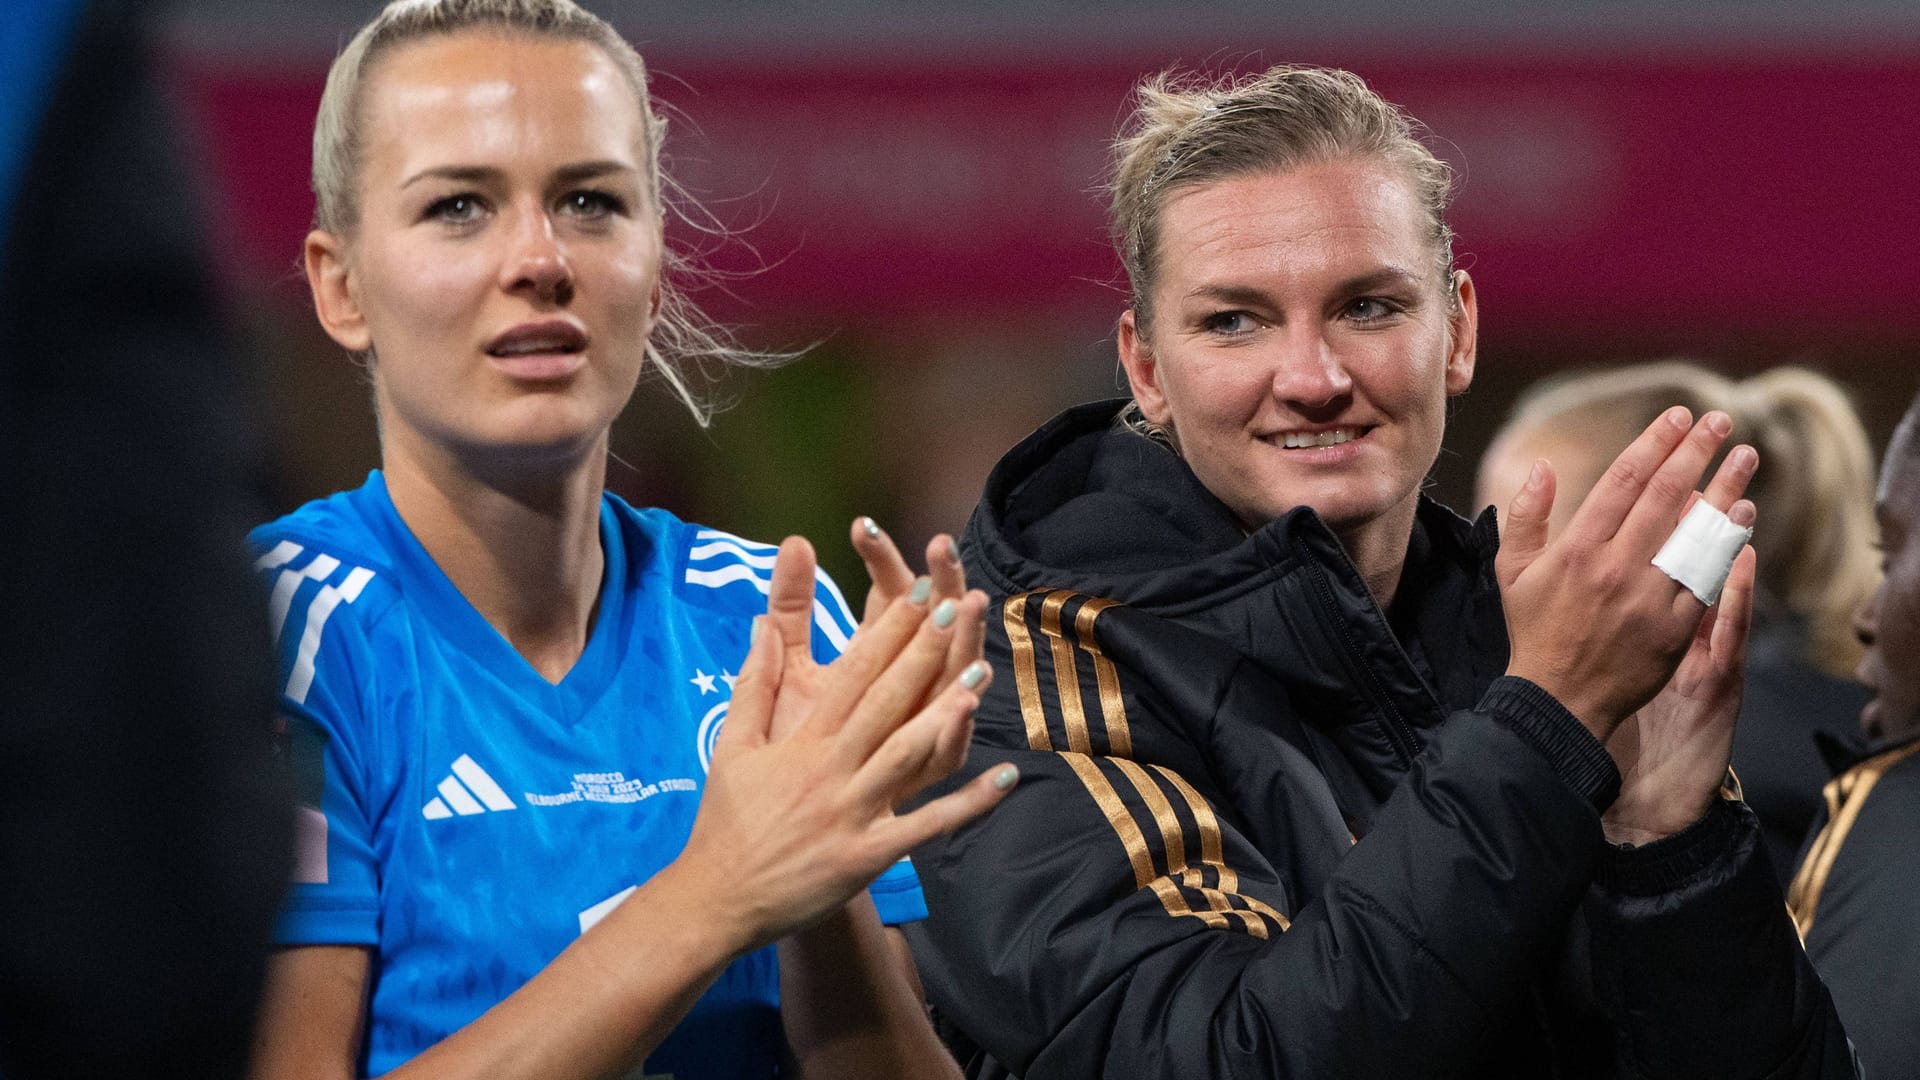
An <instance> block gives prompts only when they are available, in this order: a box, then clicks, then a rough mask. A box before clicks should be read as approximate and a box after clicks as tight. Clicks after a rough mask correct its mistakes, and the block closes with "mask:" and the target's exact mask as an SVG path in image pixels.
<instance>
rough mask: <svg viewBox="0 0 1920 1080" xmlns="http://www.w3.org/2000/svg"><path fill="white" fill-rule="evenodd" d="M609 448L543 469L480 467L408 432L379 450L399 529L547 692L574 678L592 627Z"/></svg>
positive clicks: (391, 438)
mask: <svg viewBox="0 0 1920 1080" xmlns="http://www.w3.org/2000/svg"><path fill="white" fill-rule="evenodd" d="M396 426H397V425H396ZM409 436H412V437H409ZM604 444H605V436H604V435H603V436H601V439H600V440H599V443H598V444H597V445H596V446H595V447H594V448H592V449H591V450H589V451H588V452H586V453H584V454H581V455H579V458H578V460H570V461H565V462H554V461H543V462H540V463H539V464H537V465H527V464H516V463H497V462H488V463H482V464H477V465H476V463H473V462H469V461H463V460H461V459H460V458H459V457H457V456H456V455H454V454H451V453H449V452H447V451H446V450H445V448H442V447H439V446H435V445H433V444H431V443H429V442H428V441H427V440H424V439H420V438H418V437H417V436H416V435H413V433H410V432H398V431H395V432H389V437H388V438H387V439H386V440H385V441H384V442H383V446H382V454H381V458H382V468H383V470H384V472H385V474H386V479H387V491H388V493H389V494H390V495H391V496H392V498H393V506H394V509H395V510H396V511H398V512H399V514H400V519H401V520H402V521H404V522H406V525H407V528H408V529H410V530H412V532H413V535H414V536H415V537H416V538H417V539H419V541H420V544H421V546H423V547H425V548H426V549H427V554H428V555H430V556H432V557H433V561H434V562H435V563H437V564H439V567H440V569H441V571H442V572H444V573H445V574H446V575H447V578H448V580H450V581H452V582H453V585H454V587H455V588H457V589H459V590H460V593H461V595H463V596H465V597H466V598H467V602H468V603H470V604H472V605H473V606H474V609H475V610H476V611H478V612H479V613H480V615H481V617H482V618H484V619H486V620H487V622H488V623H489V624H490V625H492V627H493V628H494V629H495V630H497V631H499V632H500V635H501V636H502V637H504V638H506V639H507V641H508V643H510V644H511V645H512V646H513V647H514V649H515V650H516V651H518V652H519V653H520V655H521V656H522V657H524V658H525V659H526V661H527V663H528V664H529V665H531V666H532V667H533V669H534V670H535V671H537V672H539V673H540V675H541V676H542V677H543V678H545V679H546V680H547V681H548V682H554V683H557V682H559V681H560V680H561V679H562V678H563V677H565V675H566V673H567V672H568V671H570V670H572V668H573V665H574V663H575V661H577V660H579V659H580V654H581V653H582V652H583V651H585V649H586V645H587V637H588V635H589V634H590V633H591V632H592V629H593V617H594V611H595V606H596V605H597V603H598V601H599V595H600V581H601V578H602V576H603V571H604V570H605V554H604V552H603V551H602V550H601V547H600V496H601V492H602V491H603V490H604V489H605V485H606V454H605V449H606V447H605V445H604Z"/></svg>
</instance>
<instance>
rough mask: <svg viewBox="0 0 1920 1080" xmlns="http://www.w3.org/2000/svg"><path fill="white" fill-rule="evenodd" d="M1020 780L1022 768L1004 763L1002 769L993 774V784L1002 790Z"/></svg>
mask: <svg viewBox="0 0 1920 1080" xmlns="http://www.w3.org/2000/svg"><path fill="white" fill-rule="evenodd" d="M1019 781H1020V770H1019V769H1016V768H1014V767H1013V766H1011V765H1002V766H1000V771H999V772H997V773H994V774H993V786H994V787H995V788H998V789H999V790H1001V791H1005V790H1007V789H1008V788H1010V787H1012V786H1013V785H1014V784H1016V783H1018V782H1019Z"/></svg>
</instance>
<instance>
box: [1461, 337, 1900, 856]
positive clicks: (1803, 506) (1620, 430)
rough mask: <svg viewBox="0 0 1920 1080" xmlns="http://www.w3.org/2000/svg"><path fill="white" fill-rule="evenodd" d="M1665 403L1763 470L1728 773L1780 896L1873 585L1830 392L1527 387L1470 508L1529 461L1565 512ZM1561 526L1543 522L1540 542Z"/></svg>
mask: <svg viewBox="0 0 1920 1080" xmlns="http://www.w3.org/2000/svg"><path fill="white" fill-rule="evenodd" d="M1675 404H1680V405H1685V406H1687V407H1688V408H1690V409H1693V410H1694V411H1695V412H1705V411H1707V410H1709V409H1717V410H1719V411H1721V412H1724V413H1726V414H1727V415H1728V416H1730V417H1732V418H1733V434H1732V436H1731V438H1733V439H1736V440H1740V441H1743V442H1748V443H1752V444H1753V445H1754V446H1756V447H1757V448H1759V450H1760V457H1761V460H1762V461H1763V462H1765V464H1764V465H1763V466H1762V468H1761V469H1760V471H1759V472H1758V473H1757V474H1756V475H1755V476H1754V480H1753V486H1752V487H1751V488H1750V489H1749V494H1750V495H1751V496H1752V498H1753V500H1754V501H1755V502H1756V503H1758V504H1759V505H1760V507H1761V508H1762V509H1763V510H1764V511H1765V512H1766V518H1767V520H1766V525H1765V527H1764V528H1761V529H1759V530H1758V531H1757V532H1755V534H1754V538H1753V546H1754V550H1755V552H1756V553H1757V554H1758V555H1759V558H1760V562H1759V583H1758V587H1757V591H1756V593H1755V596H1754V615H1753V637H1752V640H1751V642H1750V643H1749V645H1748V650H1747V674H1746V680H1747V681H1746V694H1745V697H1744V699H1743V701H1742V703H1741V706H1740V723H1739V728H1738V734H1737V735H1736V736H1735V738H1734V743H1733V769H1734V774H1735V776H1736V777H1737V778H1738V780H1739V785H1740V790H1741V792H1742V794H1743V797H1744V798H1745V799H1746V802H1747V805H1749V806H1751V807H1753V811H1754V813H1755V814H1757V815H1759V817H1760V825H1761V828H1762V829H1764V830H1765V833H1766V838H1767V849H1768V855H1769V857H1770V858H1771V860H1772V862H1773V869H1774V873H1775V874H1776V875H1777V876H1778V877H1779V879H1780V882H1781V884H1782V885H1783V886H1784V885H1785V884H1786V881H1787V879H1788V878H1789V877H1790V876H1791V875H1792V873H1793V863H1794V857H1795V856H1796V855H1797V854H1798V853H1799V851H1800V846H1801V844H1803V843H1805V842H1806V838H1807V830H1808V828H1809V827H1810V826H1811V825H1812V824H1813V818H1814V815H1815V814H1816V813H1817V812H1818V810H1819V807H1820V787H1821V785H1822V784H1823V783H1824V782H1825V781H1826V778H1827V769H1826V765H1825V763H1824V762H1823V761H1822V759H1821V756H1820V753H1819V751H1818V750H1817V749H1816V747H1815V745H1814V739H1813V736H1814V733H1815V732H1826V733H1828V734H1829V735H1834V736H1847V735H1850V734H1851V733H1852V732H1853V731H1854V730H1855V728H1856V726H1857V719H1856V718H1857V717H1858V716H1859V715H1860V707H1861V706H1862V705H1863V704H1865V703H1866V699H1867V691H1866V690H1865V688H1863V687H1862V686H1861V685H1860V684H1859V683H1857V682H1855V681H1854V680H1853V678H1852V675H1853V669H1854V667H1855V665H1857V664H1858V663H1859V661H1860V653H1861V648H1860V644H1859V642H1858V641H1856V640H1855V639H1854V636H1853V627H1852V621H1853V612H1854V610H1855V609H1856V608H1858V607H1859V606H1860V602H1861V601H1862V600H1864V599H1865V598H1866V597H1867V596H1868V594H1870V593H1871V592H1872V591H1873V588H1874V585H1875V584H1876V583H1877V582H1878V580H1879V570H1878V568H1877V567H1876V566H1875V564H1874V558H1873V545H1872V540H1873V532H1874V525H1873V455H1872V452H1871V451H1870V450H1869V449H1868V447H1867V433H1866V430H1865V428H1863V427H1862V426H1861V423H1860V417H1859V415H1858V414H1857V413H1856V412H1855V411H1854V408H1853V406H1852V404H1851V403H1850V402H1849V401H1848V400H1847V395H1846V392H1845V391H1844V390H1842V389H1841V388H1840V387H1839V386H1837V385H1835V384H1834V383H1833V381H1832V380H1830V379H1828V378H1826V377H1825V376H1823V375H1819V374H1817V373H1815V372H1812V371H1808V370H1806V369H1805V368H1796V367H1782V368H1775V369H1773V370H1771V371H1765V372H1761V373H1760V374H1757V375H1753V376H1750V377H1748V378H1745V379H1741V380H1738V381H1735V380H1733V379H1729V378H1726V377H1725V376H1722V375H1718V374H1715V373H1714V372H1712V371H1708V370H1706V369H1705V368H1702V367H1700V366H1698V365H1696V364H1691V363H1686V362H1683V361H1668V362H1663V363H1653V364H1639V365H1634V366H1629V367H1620V368H1615V369H1610V370H1603V371H1597V372H1587V373H1580V374H1574V375H1568V376H1563V377H1558V378H1549V379H1546V380H1542V381H1541V382H1540V383H1539V384H1537V385H1536V386H1534V387H1531V388H1529V390H1528V391H1527V392H1526V393H1525V394H1523V395H1521V397H1520V400H1519V402H1518V403H1517V404H1515V405H1514V407H1513V413H1512V415H1511V416H1510V417H1509V418H1508V420H1507V422H1506V424H1505V426H1503V427H1502V428H1501V430H1500V433H1499V434H1498V435H1497V436H1496V437H1495V438H1494V440H1493V443H1492V445H1491V446H1490V447H1489V448H1488V450H1487V453H1486V455H1485V456H1484V457H1483V458H1482V459H1481V461H1480V470H1479V482H1478V485H1477V491H1476V494H1475V497H1474V503H1475V505H1476V506H1482V507H1484V506H1493V507H1496V508H1498V507H1501V506H1504V505H1505V503H1506V501H1507V500H1508V499H1511V498H1512V497H1513V493H1514V492H1515V491H1518V490H1519V489H1520V486H1521V484H1522V483H1523V482H1524V481H1525V479H1526V475H1527V471H1528V470H1529V469H1531V468H1532V466H1533V462H1534V461H1536V460H1537V459H1540V458H1546V459H1547V460H1549V461H1551V462H1553V466H1554V472H1555V474H1556V475H1557V476H1558V477H1559V478H1560V488H1559V491H1560V498H1561V503H1560V505H1562V506H1565V505H1567V504H1570V503H1575V502H1577V501H1578V500H1579V499H1581V498H1583V497H1584V496H1585V495H1586V493H1587V492H1588V491H1589V490H1591V489H1592V487H1593V485H1594V483H1596V482H1597V481H1598V480H1599V479H1600V475H1601V473H1602V471H1603V470H1605V468H1606V466H1607V463H1608V462H1610V461H1612V460H1613V455H1615V454H1617V453H1618V452H1619V451H1620V449H1621V448H1622V447H1624V446H1626V445H1627V443H1629V442H1631V441H1632V440H1633V437H1634V435H1635V434H1637V433H1638V432H1640V431H1641V430H1642V429H1643V428H1645V427H1646V426H1647V424H1649V423H1650V422H1652V421H1653V419H1654V418H1655V417H1658V416H1659V415H1660V413H1661V412H1662V411H1663V410H1665V409H1667V408H1669V407H1670V406H1672V405H1675ZM1568 516H1569V515H1567V514H1564V513H1560V512H1556V515H1555V519H1554V521H1553V522H1552V524H1551V528H1550V530H1549V532H1550V534H1551V533H1554V532H1558V531H1559V529H1560V528H1562V527H1564V525H1565V524H1566V521H1567V518H1568ZM1636 731H1637V725H1636V724H1635V723H1634V722H1633V721H1632V720H1629V721H1628V722H1627V723H1625V724H1623V725H1621V728H1620V730H1619V731H1617V732H1616V733H1615V734H1614V738H1613V740H1612V741H1611V742H1609V743H1608V746H1609V747H1610V748H1612V749H1614V751H1615V752H1616V755H1619V756H1623V757H1624V755H1629V754H1632V753H1633V752H1634V747H1635V745H1636V741H1635V737H1634V736H1635V733H1636Z"/></svg>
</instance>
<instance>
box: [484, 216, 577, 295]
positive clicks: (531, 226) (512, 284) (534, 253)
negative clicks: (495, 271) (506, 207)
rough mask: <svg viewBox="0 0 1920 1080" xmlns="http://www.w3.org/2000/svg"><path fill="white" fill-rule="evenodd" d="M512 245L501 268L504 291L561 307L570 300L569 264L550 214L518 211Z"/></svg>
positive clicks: (571, 272) (570, 279) (564, 248)
mask: <svg viewBox="0 0 1920 1080" xmlns="http://www.w3.org/2000/svg"><path fill="white" fill-rule="evenodd" d="M512 244H513V246H512V250H511V251H510V252H509V253H508V256H507V258H506V260H505V262H504V264H503V265H502V267H501V273H502V280H501V286H502V287H503V288H504V289H506V291H508V292H510V293H521V294H525V295H527V296H528V297H530V298H532V299H534V300H536V301H537V302H539V303H541V304H543V305H554V306H558V307H565V306H567V305H568V304H570V303H572V302H573V267H572V266H571V265H570V264H569V262H568V260H567V250H566V246H565V245H564V244H562V243H561V242H560V238H559V237H558V236H557V235H555V233H554V229H553V219H552V218H551V217H549V216H548V215H547V214H546V213H544V212H542V211H541V210H539V209H530V210H528V211H526V212H524V213H522V214H521V215H520V227H519V228H518V229H515V230H514V232H513V240H512Z"/></svg>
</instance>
